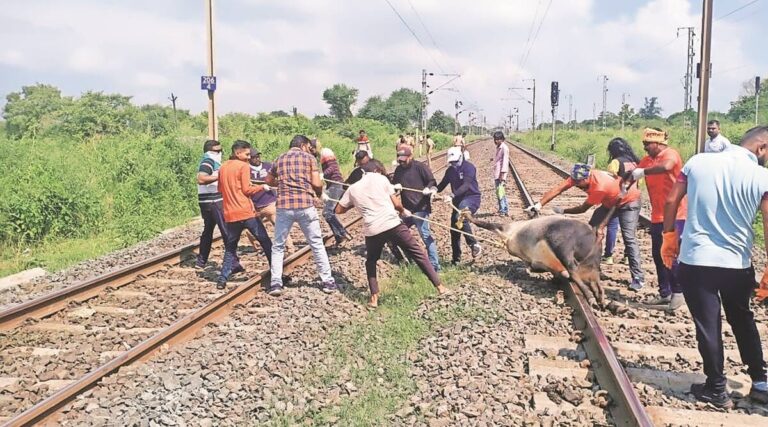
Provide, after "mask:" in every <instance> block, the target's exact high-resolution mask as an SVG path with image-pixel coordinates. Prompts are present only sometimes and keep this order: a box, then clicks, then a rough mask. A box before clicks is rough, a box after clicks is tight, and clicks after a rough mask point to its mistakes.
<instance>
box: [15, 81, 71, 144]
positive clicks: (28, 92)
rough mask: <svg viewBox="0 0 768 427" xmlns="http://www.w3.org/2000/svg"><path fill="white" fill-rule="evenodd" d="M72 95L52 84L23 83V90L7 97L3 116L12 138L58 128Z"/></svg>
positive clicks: (34, 136) (36, 134) (33, 136)
mask: <svg viewBox="0 0 768 427" xmlns="http://www.w3.org/2000/svg"><path fill="white" fill-rule="evenodd" d="M71 101H72V100H71V98H69V97H62V96H61V91H60V90H59V89H58V88H57V87H55V86H51V85H44V84H39V83H38V84H36V85H33V86H23V87H22V88H21V92H12V93H10V94H8V96H6V104H5V107H4V108H3V117H4V118H5V120H6V124H5V130H6V133H7V134H8V136H9V137H11V138H13V139H20V138H23V137H28V138H36V137H38V136H40V135H42V134H44V133H46V132H48V131H50V130H51V129H52V128H53V127H55V126H56V125H57V124H58V122H59V120H60V116H61V113H62V110H63V109H64V108H65V106H66V105H68V104H69V103H71Z"/></svg>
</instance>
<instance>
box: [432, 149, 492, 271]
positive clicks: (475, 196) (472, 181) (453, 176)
mask: <svg viewBox="0 0 768 427" xmlns="http://www.w3.org/2000/svg"><path fill="white" fill-rule="evenodd" d="M446 157H447V159H448V164H449V165H450V167H449V168H448V169H446V170H445V175H443V179H442V180H441V181H440V184H438V185H437V191H443V190H444V189H445V187H447V186H448V185H449V184H450V186H451V192H452V193H453V194H451V195H449V196H448V197H446V198H445V200H446V201H448V202H450V203H452V204H453V206H455V207H456V208H457V209H459V210H462V209H469V211H470V212H471V213H472V214H475V212H477V210H478V209H480V185H478V183H477V169H476V168H475V165H473V164H472V163H470V162H469V161H467V160H465V159H464V153H463V152H462V151H461V147H451V148H449V149H448V154H447V156H446ZM458 220H459V213H458V212H456V210H453V212H452V213H451V228H455V227H456V222H457V221H458ZM461 231H463V232H464V233H467V234H465V235H464V239H465V240H466V242H467V245H469V248H470V249H471V251H472V258H473V259H474V258H477V257H478V256H480V253H481V252H482V250H483V249H482V247H481V246H480V244H479V243H477V239H475V236H474V235H473V234H472V227H471V226H470V225H469V221H468V220H466V219H465V220H464V222H463V223H462V224H461ZM451 252H452V253H451V264H454V265H455V264H458V263H459V262H461V233H459V232H458V231H456V230H451Z"/></svg>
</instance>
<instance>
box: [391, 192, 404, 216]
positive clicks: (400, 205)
mask: <svg viewBox="0 0 768 427" xmlns="http://www.w3.org/2000/svg"><path fill="white" fill-rule="evenodd" d="M389 199H390V200H392V204H393V205H395V210H396V211H397V212H398V213H399V214H401V215H402V213H403V211H404V210H405V208H404V207H403V202H401V201H400V196H398V195H396V194H393V195H391V196H389Z"/></svg>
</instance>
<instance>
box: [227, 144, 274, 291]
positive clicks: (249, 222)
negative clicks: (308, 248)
mask: <svg viewBox="0 0 768 427" xmlns="http://www.w3.org/2000/svg"><path fill="white" fill-rule="evenodd" d="M232 156H233V157H234V158H233V159H230V160H227V161H226V162H224V164H222V165H221V168H220V169H219V191H220V192H221V195H222V197H223V199H224V220H225V221H226V222H227V239H226V241H225V243H224V263H223V265H222V267H221V273H220V274H219V278H218V280H217V281H216V288H218V289H224V288H225V287H226V286H227V280H228V279H229V275H230V274H232V273H237V272H238V271H244V269H243V267H242V266H240V264H239V263H238V262H237V244H238V242H239V241H240V235H241V234H242V233H243V230H244V229H248V231H250V232H251V234H252V235H253V236H254V237H255V238H256V240H257V241H258V242H259V244H260V245H261V249H262V250H263V251H264V255H265V256H266V257H267V261H268V262H270V261H271V259H272V240H270V239H269V235H268V234H267V230H266V229H265V228H264V224H262V223H261V221H260V220H258V219H256V211H255V210H254V207H253V201H252V200H251V197H252V196H254V195H256V194H257V193H260V192H263V191H264V187H263V186H262V185H254V184H251V169H250V167H249V162H248V161H249V160H250V158H251V144H250V143H248V142H247V141H241V140H237V141H235V143H234V144H232Z"/></svg>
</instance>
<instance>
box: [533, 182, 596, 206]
mask: <svg viewBox="0 0 768 427" xmlns="http://www.w3.org/2000/svg"><path fill="white" fill-rule="evenodd" d="M569 188H571V184H570V182H569V180H567V179H566V180H565V181H563V182H562V183H561V184H560V185H558V186H557V187H555V188H553V189H551V190H549V191H547V192H546V193H545V194H544V196H543V197H542V198H541V200H540V201H539V203H541V206H544V205H546V204H547V203H549V202H550V201H552V199H554V198H555V197H557V196H559V195H560V194H562V192H563V191H565V190H567V189H569ZM587 209H589V208H587Z"/></svg>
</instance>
